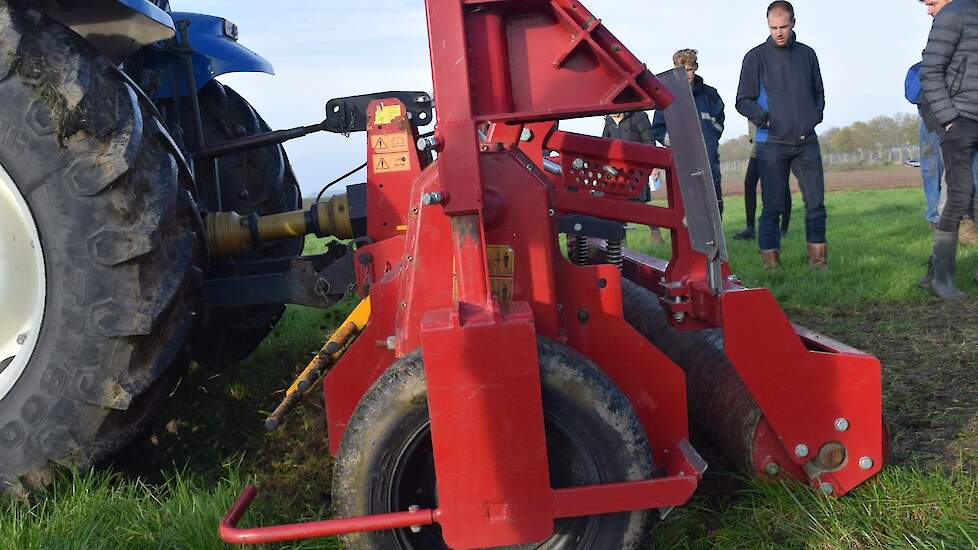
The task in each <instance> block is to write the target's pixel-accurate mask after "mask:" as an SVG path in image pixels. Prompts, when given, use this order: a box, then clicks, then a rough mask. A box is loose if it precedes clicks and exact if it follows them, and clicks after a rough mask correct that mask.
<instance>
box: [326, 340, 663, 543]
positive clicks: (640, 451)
mask: <svg viewBox="0 0 978 550" xmlns="http://www.w3.org/2000/svg"><path fill="white" fill-rule="evenodd" d="M537 350H538V353H539V362H540V375H541V383H542V389H543V409H544V423H545V428H546V433H547V455H548V459H549V460H548V462H549V466H550V481H551V484H552V485H553V487H554V488H562V487H575V486H581V485H591V484H595V483H609V482H616V481H634V480H641V479H647V478H649V477H651V475H652V469H653V467H652V458H651V457H652V453H651V451H650V450H649V444H648V440H647V439H646V436H645V432H644V430H643V428H642V425H641V423H640V422H639V421H638V418H637V417H636V416H635V412H634V411H633V410H632V407H631V405H630V404H629V403H628V400H627V399H626V398H625V396H624V395H623V394H622V393H621V391H620V390H619V389H618V388H617V387H616V386H615V385H614V383H612V382H611V380H610V379H609V378H608V377H607V376H606V375H605V374H604V373H603V372H601V371H600V370H599V369H598V368H597V367H595V366H594V365H593V364H592V363H591V362H590V361H589V360H587V359H586V358H584V357H582V356H581V355H579V354H577V353H576V352H574V351H573V350H571V349H569V348H567V347H565V346H561V345H559V344H556V343H554V342H552V341H550V340H546V339H543V338H540V339H538V341H537ZM459 444H460V445H461V444H464V443H462V442H460V443H459ZM332 494H333V502H334V508H335V512H336V515H337V516H338V517H352V516H361V515H367V514H381V513H387V512H396V511H405V510H407V509H408V507H409V506H411V505H418V506H420V507H421V508H437V506H438V503H437V495H436V480H435V472H434V461H433V458H432V446H431V432H430V424H429V420H428V400H427V394H426V385H425V376H424V367H423V365H422V362H421V353H420V351H417V352H414V353H412V354H410V355H407V356H405V357H403V358H401V359H400V360H398V361H397V362H395V363H394V364H393V365H392V366H391V367H390V368H389V369H388V370H387V371H386V372H385V373H384V375H383V376H381V377H380V378H379V379H378V380H377V381H376V382H375V383H374V384H373V386H372V387H371V389H370V391H368V392H367V394H366V395H365V396H364V398H363V399H362V400H361V401H360V404H359V405H358V407H357V409H356V411H355V412H354V414H353V417H352V418H351V419H350V423H349V425H347V428H346V433H345V434H344V437H343V442H342V444H341V445H340V451H339V455H338V457H337V462H336V466H335V469H334V473H333V493H332ZM650 518H651V513H650V512H649V511H644V510H643V511H636V512H626V513H619V514H607V515H602V516H589V517H581V518H569V519H559V520H557V521H556V522H555V524H554V529H555V531H554V535H553V536H551V537H550V538H549V539H548V540H546V541H541V542H539V543H536V544H530V545H523V546H517V547H513V548H541V549H545V550H558V549H560V550H570V549H574V550H585V549H587V550H605V549H610V548H615V549H619V548H621V549H631V548H640V547H642V544H643V543H644V542H645V540H646V537H647V535H648V527H649V522H650V521H651V520H650ZM346 543H347V544H348V545H349V548H352V549H357V550H359V549H383V550H395V549H396V550H429V549H444V548H448V547H447V546H446V545H445V543H444V541H443V540H442V536H441V530H440V528H439V527H438V526H437V525H432V526H427V527H422V528H421V530H420V532H417V533H413V532H411V530H409V529H397V530H387V531H379V532H370V533H359V534H354V535H350V536H348V537H347V538H346Z"/></svg>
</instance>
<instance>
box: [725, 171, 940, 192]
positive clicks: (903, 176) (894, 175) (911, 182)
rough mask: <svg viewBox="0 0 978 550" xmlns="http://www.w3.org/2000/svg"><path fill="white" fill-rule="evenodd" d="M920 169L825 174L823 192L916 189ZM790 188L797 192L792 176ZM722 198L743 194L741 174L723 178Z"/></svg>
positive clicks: (796, 184) (795, 182)
mask: <svg viewBox="0 0 978 550" xmlns="http://www.w3.org/2000/svg"><path fill="white" fill-rule="evenodd" d="M920 185H921V182H920V169H919V168H909V167H899V168H890V169H886V170H858V171H855V172H826V173H825V190H826V191H841V190H843V189H900V188H904V187H918V186H920ZM791 187H792V189H793V190H794V191H796V192H797V191H798V181H797V180H796V179H795V178H794V177H793V176H792V178H791ZM723 194H724V196H735V195H743V194H744V176H743V174H731V175H730V176H729V177H726V176H725V177H724V178H723Z"/></svg>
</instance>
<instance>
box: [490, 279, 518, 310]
mask: <svg viewBox="0 0 978 550" xmlns="http://www.w3.org/2000/svg"><path fill="white" fill-rule="evenodd" d="M489 287H490V288H491V291H492V297H493V298H495V299H496V300H498V301H499V303H500V304H508V303H509V302H512V301H513V278H512V277H489Z"/></svg>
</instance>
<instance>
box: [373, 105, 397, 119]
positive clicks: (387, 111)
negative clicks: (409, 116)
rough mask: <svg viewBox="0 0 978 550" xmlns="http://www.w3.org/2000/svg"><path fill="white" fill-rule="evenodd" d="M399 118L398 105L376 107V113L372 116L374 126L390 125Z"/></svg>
mask: <svg viewBox="0 0 978 550" xmlns="http://www.w3.org/2000/svg"><path fill="white" fill-rule="evenodd" d="M399 116H401V106H400V105H387V106H385V107H384V106H382V107H377V112H376V114H374V124H390V122H391V121H392V120H394V119H395V118H397V117H399Z"/></svg>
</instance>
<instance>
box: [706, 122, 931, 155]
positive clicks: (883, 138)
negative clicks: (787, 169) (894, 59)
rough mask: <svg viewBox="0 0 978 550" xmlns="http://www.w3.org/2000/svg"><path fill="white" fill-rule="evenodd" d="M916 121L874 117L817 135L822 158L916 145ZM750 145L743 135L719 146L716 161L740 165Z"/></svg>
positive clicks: (917, 129)
mask: <svg viewBox="0 0 978 550" xmlns="http://www.w3.org/2000/svg"><path fill="white" fill-rule="evenodd" d="M919 125H920V118H919V117H918V116H917V115H911V114H906V113H900V114H897V115H894V116H892V117H889V116H878V117H876V118H874V119H872V120H870V121H868V122H855V123H853V124H850V125H849V126H846V127H844V128H829V129H828V130H826V131H824V132H819V143H820V145H821V147H822V154H823V155H829V154H832V153H853V152H873V151H882V150H884V149H891V148H894V147H902V146H905V145H916V144H917V142H918V141H919V139H920V138H919V128H920V126H919ZM750 149H751V144H750V142H749V141H748V138H747V136H746V135H743V136H740V137H738V138H735V139H730V140H727V141H725V142H723V143H721V144H720V158H721V159H723V160H724V161H725V162H727V161H742V160H747V159H748V158H749V157H750Z"/></svg>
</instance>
